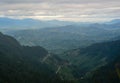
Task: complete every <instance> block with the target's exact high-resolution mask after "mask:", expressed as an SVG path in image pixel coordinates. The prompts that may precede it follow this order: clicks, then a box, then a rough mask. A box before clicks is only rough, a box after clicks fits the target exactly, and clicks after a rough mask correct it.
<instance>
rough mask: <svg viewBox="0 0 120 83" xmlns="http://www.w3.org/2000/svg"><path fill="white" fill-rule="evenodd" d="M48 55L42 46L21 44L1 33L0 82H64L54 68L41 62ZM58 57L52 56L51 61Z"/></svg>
mask: <svg viewBox="0 0 120 83" xmlns="http://www.w3.org/2000/svg"><path fill="white" fill-rule="evenodd" d="M47 55H48V52H47V51H46V50H45V49H44V48H42V47H25V46H21V45H20V44H19V43H18V42H17V41H16V40H15V39H14V38H12V37H10V36H6V35H3V34H2V33H0V83H56V81H57V82H60V83H62V81H61V80H60V78H59V77H58V76H57V75H56V74H55V71H54V68H53V69H52V68H51V66H50V64H49V63H48V64H46V63H42V62H41V61H42V59H43V58H44V57H45V56H47ZM58 59H59V58H58ZM58 59H57V58H54V57H52V59H50V61H52V60H58ZM53 62H54V61H53Z"/></svg>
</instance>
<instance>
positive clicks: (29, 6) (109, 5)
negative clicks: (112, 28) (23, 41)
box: [0, 0, 120, 21]
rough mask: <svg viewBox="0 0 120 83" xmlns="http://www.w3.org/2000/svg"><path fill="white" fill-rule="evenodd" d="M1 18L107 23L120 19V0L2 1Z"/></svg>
mask: <svg viewBox="0 0 120 83" xmlns="http://www.w3.org/2000/svg"><path fill="white" fill-rule="evenodd" d="M0 17H11V18H19V19H22V18H34V19H40V20H68V21H106V20H111V19H120V0H0Z"/></svg>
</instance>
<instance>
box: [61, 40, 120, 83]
mask: <svg viewBox="0 0 120 83" xmlns="http://www.w3.org/2000/svg"><path fill="white" fill-rule="evenodd" d="M119 51H120V40H116V41H111V42H105V43H98V44H93V45H91V46H88V47H86V48H79V49H74V50H71V51H68V52H65V53H64V54H63V55H62V58H63V59H65V60H68V62H69V63H70V64H71V69H72V75H74V77H75V78H78V79H79V78H80V77H81V78H82V79H84V80H85V81H90V80H92V83H106V82H107V83H117V80H119V79H118V77H117V73H116V71H115V64H117V63H119V62H120V58H119V57H120V52H119ZM118 61H119V62H118ZM102 66H103V67H102ZM112 69H114V70H112ZM94 73H95V74H94ZM111 73H114V75H113V76H112V74H111ZM109 74H111V78H113V81H111V82H110V80H111V78H110V77H109V76H110V75H109ZM92 75H93V77H92ZM91 77H92V78H91ZM87 79H89V80H87ZM116 79H117V80H116ZM94 80H96V81H95V82H94ZM100 80H101V81H100ZM115 80H116V81H115ZM83 83H84V82H83ZM88 83H89V82H88Z"/></svg>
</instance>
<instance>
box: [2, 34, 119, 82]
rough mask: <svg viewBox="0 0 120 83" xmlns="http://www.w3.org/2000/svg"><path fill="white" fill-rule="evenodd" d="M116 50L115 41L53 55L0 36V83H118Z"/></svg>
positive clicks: (117, 49) (117, 47)
mask: <svg viewBox="0 0 120 83" xmlns="http://www.w3.org/2000/svg"><path fill="white" fill-rule="evenodd" d="M119 50H120V40H115V41H106V42H103V43H96V44H92V45H90V46H87V47H84V48H78V49H73V50H69V51H66V52H64V53H62V54H59V55H55V54H53V53H50V52H48V51H47V50H45V49H44V48H43V47H40V46H32V47H30V46H21V45H20V44H19V42H18V41H17V40H16V39H14V38H13V37H11V36H8V35H3V34H2V33H0V82H1V83H28V82H29V83H40V82H42V83H56V82H57V83H101V82H102V83H106V82H109V83H118V81H119V74H118V73H119V63H120V60H119V57H120V52H119ZM116 69H117V70H118V72H116ZM103 72H104V73H103ZM111 78H112V80H111ZM110 80H111V81H110Z"/></svg>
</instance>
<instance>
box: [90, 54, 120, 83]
mask: <svg viewBox="0 0 120 83" xmlns="http://www.w3.org/2000/svg"><path fill="white" fill-rule="evenodd" d="M119 82H120V55H119V56H118V57H117V58H116V59H115V60H114V61H112V62H110V63H109V64H107V65H105V66H103V67H100V68H99V69H97V70H96V71H94V72H93V76H92V77H91V83H119Z"/></svg>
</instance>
